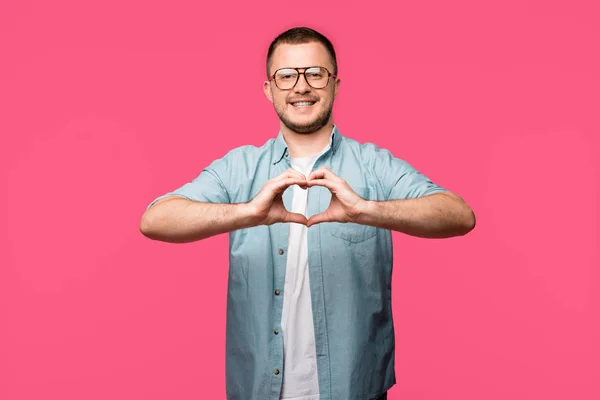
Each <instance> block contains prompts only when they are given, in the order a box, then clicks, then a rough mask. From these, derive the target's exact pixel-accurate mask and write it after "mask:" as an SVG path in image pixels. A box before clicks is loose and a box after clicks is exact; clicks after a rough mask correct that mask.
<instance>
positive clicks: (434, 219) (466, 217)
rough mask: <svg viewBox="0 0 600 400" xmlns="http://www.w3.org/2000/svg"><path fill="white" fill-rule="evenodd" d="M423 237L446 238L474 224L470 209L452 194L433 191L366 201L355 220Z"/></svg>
mask: <svg viewBox="0 0 600 400" xmlns="http://www.w3.org/2000/svg"><path fill="white" fill-rule="evenodd" d="M357 222H358V223H360V224H364V225H371V226H376V227H379V228H384V229H390V230H394V231H398V232H402V233H405V234H407V235H411V236H418V237H423V238H447V237H452V236H460V235H464V234H466V233H468V232H469V231H471V230H472V229H473V228H474V227H475V214H474V213H473V210H471V208H470V207H469V206H468V205H467V204H466V203H465V202H464V201H463V200H462V199H461V198H460V197H459V196H456V195H454V194H451V193H435V194H432V195H429V196H424V197H419V198H415V199H408V200H389V201H366V203H365V206H364V209H363V210H362V212H361V214H360V215H359V217H358V220H357Z"/></svg>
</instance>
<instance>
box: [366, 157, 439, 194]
mask: <svg viewBox="0 0 600 400" xmlns="http://www.w3.org/2000/svg"><path fill="white" fill-rule="evenodd" d="M377 153H378V155H377V162H376V168H375V171H376V172H377V173H378V174H379V176H380V180H381V182H382V184H383V186H384V188H385V190H386V191H387V193H388V194H387V200H404V199H414V198H417V197H423V196H427V195H430V194H433V193H439V192H447V191H448V190H447V189H445V188H443V187H441V186H440V185H437V184H435V183H433V182H432V181H431V179H429V178H428V177H427V176H425V175H423V174H422V173H420V172H419V171H417V170H416V169H415V168H414V167H413V166H412V165H410V164H409V163H407V162H406V161H404V160H402V159H400V158H396V157H394V156H393V155H392V153H391V152H390V151H389V150H385V149H380V150H379V151H378V152H377Z"/></svg>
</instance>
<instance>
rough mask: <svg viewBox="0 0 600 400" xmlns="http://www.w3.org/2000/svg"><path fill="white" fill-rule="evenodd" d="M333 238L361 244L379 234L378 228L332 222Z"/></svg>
mask: <svg viewBox="0 0 600 400" xmlns="http://www.w3.org/2000/svg"><path fill="white" fill-rule="evenodd" d="M330 224H331V231H330V233H331V236H335V237H337V238H340V239H343V240H346V241H348V242H350V243H360V242H363V241H365V240H367V239H370V238H372V237H373V236H375V234H376V233H377V228H375V227H374V226H369V225H361V224H355V223H353V222H347V223H341V222H331V223H330Z"/></svg>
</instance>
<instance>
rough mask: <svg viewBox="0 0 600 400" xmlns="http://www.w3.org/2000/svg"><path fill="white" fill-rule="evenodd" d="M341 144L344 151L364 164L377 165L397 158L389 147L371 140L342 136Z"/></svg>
mask: <svg viewBox="0 0 600 400" xmlns="http://www.w3.org/2000/svg"><path fill="white" fill-rule="evenodd" d="M341 145H342V146H343V151H344V153H348V154H349V155H353V156H354V157H356V158H357V160H358V161H360V162H361V163H363V164H364V165H369V166H377V165H378V164H381V163H384V164H385V163H388V162H389V161H390V160H391V159H396V160H399V159H397V158H396V157H394V155H393V154H392V152H391V151H390V150H389V149H387V148H383V147H380V146H378V145H376V144H375V143H372V142H359V141H358V140H356V139H352V138H349V137H344V140H343V141H342V143H341Z"/></svg>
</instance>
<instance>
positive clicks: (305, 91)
mask: <svg viewBox="0 0 600 400" xmlns="http://www.w3.org/2000/svg"><path fill="white" fill-rule="evenodd" d="M313 66H319V67H325V68H327V70H329V72H331V73H333V63H332V61H331V58H330V56H329V53H328V52H327V50H326V49H325V47H324V46H323V45H322V44H321V43H318V42H312V43H304V44H280V45H278V46H277V47H276V48H275V51H274V52H273V55H272V57H271V66H270V68H269V74H270V75H271V76H272V75H273V74H274V73H275V71H277V70H278V69H280V68H305V67H313ZM303 71H304V70H302V69H301V70H300V72H303ZM339 83H340V80H339V79H337V78H329V82H328V83H327V86H325V87H324V88H323V89H315V88H313V87H311V86H310V85H309V84H308V82H307V81H306V78H305V77H304V75H300V76H299V77H298V82H297V83H296V86H294V87H293V88H292V89H289V90H281V89H279V88H278V87H277V85H276V84H275V81H274V80H271V81H270V82H269V81H265V83H264V91H265V95H266V96H267V98H268V99H269V100H270V101H271V102H272V103H273V106H274V107H275V112H276V113H277V115H278V116H279V119H280V120H281V122H282V123H283V124H284V125H285V126H287V127H288V128H289V129H291V130H292V131H294V132H297V133H313V132H315V131H317V130H319V129H320V128H322V127H323V126H325V125H326V124H327V123H328V122H329V121H330V120H331V112H332V109H333V100H334V98H335V96H336V95H337V91H338V87H339ZM300 101H308V102H311V103H313V104H312V105H301V104H298V103H299V102H300ZM294 104H296V105H294Z"/></svg>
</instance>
